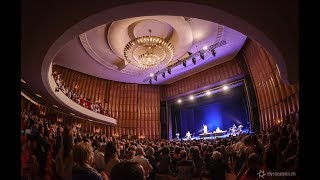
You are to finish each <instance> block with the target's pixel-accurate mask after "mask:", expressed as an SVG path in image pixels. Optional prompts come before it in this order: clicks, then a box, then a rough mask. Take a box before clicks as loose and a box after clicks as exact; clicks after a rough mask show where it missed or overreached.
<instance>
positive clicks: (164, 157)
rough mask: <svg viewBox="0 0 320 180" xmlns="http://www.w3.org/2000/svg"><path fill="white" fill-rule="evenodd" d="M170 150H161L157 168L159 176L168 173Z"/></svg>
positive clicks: (166, 148) (167, 148) (165, 148)
mask: <svg viewBox="0 0 320 180" xmlns="http://www.w3.org/2000/svg"><path fill="white" fill-rule="evenodd" d="M169 152H170V149H169V147H167V146H165V147H163V148H162V149H161V158H160V162H159V167H158V173H159V174H169V173H170V163H171V158H170V156H169Z"/></svg>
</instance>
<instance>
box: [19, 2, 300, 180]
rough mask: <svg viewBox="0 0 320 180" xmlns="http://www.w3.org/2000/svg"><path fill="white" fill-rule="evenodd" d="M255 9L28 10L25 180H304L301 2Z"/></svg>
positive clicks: (156, 5) (81, 6)
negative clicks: (275, 179)
mask: <svg viewBox="0 0 320 180" xmlns="http://www.w3.org/2000/svg"><path fill="white" fill-rule="evenodd" d="M249 2H250V3H249ZM249 2H242V1H237V2H233V3H227V2H224V1H221V2H219V1H199V0H188V1H185V0H175V1H163V0H159V1H158V0H157V1H146V0H139V1H136V0H126V1H112V2H109V1H63V2H59V1H40V2H36V1H33V0H30V1H21V112H19V113H21V119H19V120H21V146H22V147H21V177H22V178H24V179H79V178H80V177H84V176H88V178H89V179H90V178H92V179H112V180H113V179H134V177H133V175H134V173H133V172H131V171H135V172H137V174H139V176H141V178H142V179H143V178H144V179H148V180H149V179H171V178H172V179H191V178H196V179H197V178H198V179H221V178H222V179H236V178H238V179H250V178H252V177H255V178H258V177H259V178H260V177H261V176H262V177H264V176H280V175H283V173H282V174H281V173H280V174H277V173H275V172H278V173H279V172H284V173H287V174H285V176H296V177H299V175H300V174H299V166H298V165H297V162H298V161H299V156H298V155H299V154H298V153H299V147H298V146H299V46H298V44H299V38H298V35H299V28H298V26H299V24H298V14H299V13H298V9H299V6H298V1H296V0H290V1H289V0H284V1H281V2H277V4H276V6H275V4H274V2H272V1H263V2H262V1H249ZM194 152H196V153H194ZM81 153H84V154H85V155H83V154H81ZM92 154H93V155H92ZM91 155H92V156H91ZM198 157H199V158H198ZM275 157H278V158H275ZM146 159H147V160H146ZM249 162H250V163H251V164H250V163H249ZM137 164H138V165H137ZM139 164H140V165H142V167H141V166H139ZM215 164H219V165H221V167H226V169H225V171H224V170H223V171H216V169H215V168H216V167H217V166H215ZM222 164H223V166H222ZM252 164H253V165H252ZM186 167H188V168H190V169H193V170H194V171H189V170H185V169H184V168H186ZM197 167H201V168H197ZM219 167H220V166H219ZM125 171H128V172H126V173H122V172H125ZM190 172H194V173H193V174H188V173H190ZM257 173H259V174H257ZM89 176H90V177H89Z"/></svg>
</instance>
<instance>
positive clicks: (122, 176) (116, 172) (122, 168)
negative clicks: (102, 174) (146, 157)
mask: <svg viewBox="0 0 320 180" xmlns="http://www.w3.org/2000/svg"><path fill="white" fill-rule="evenodd" d="M110 177H111V180H129V179H130V180H145V176H144V170H143V167H142V166H141V165H139V164H138V163H137V162H132V161H121V162H120V163H118V164H117V165H115V166H114V167H113V168H112V170H111V173H110Z"/></svg>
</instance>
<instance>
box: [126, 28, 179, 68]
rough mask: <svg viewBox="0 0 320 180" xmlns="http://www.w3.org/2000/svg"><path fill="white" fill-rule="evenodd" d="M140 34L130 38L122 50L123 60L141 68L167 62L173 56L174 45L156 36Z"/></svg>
mask: <svg viewBox="0 0 320 180" xmlns="http://www.w3.org/2000/svg"><path fill="white" fill-rule="evenodd" d="M149 33H150V35H149V36H142V37H138V38H135V39H133V40H131V41H130V42H129V43H128V44H127V45H126V46H125V47H124V50H123V54H124V57H125V61H127V62H128V63H130V64H131V65H133V66H136V67H138V68H142V69H148V68H154V67H157V66H158V65H160V64H167V63H168V62H169V61H171V59H172V58H173V54H174V51H175V50H174V46H173V45H172V44H171V43H170V42H168V41H166V40H165V39H163V38H161V37H157V36H151V29H149Z"/></svg>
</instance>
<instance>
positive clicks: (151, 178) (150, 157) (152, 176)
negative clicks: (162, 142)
mask: <svg viewBox="0 0 320 180" xmlns="http://www.w3.org/2000/svg"><path fill="white" fill-rule="evenodd" d="M153 154H154V149H153V148H152V147H148V148H147V153H146V158H147V159H148V161H149V163H150V164H151V166H152V171H151V172H150V173H149V177H148V178H147V179H148V180H154V179H155V175H156V172H157V169H156V168H157V162H156V158H155V157H154V156H153Z"/></svg>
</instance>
